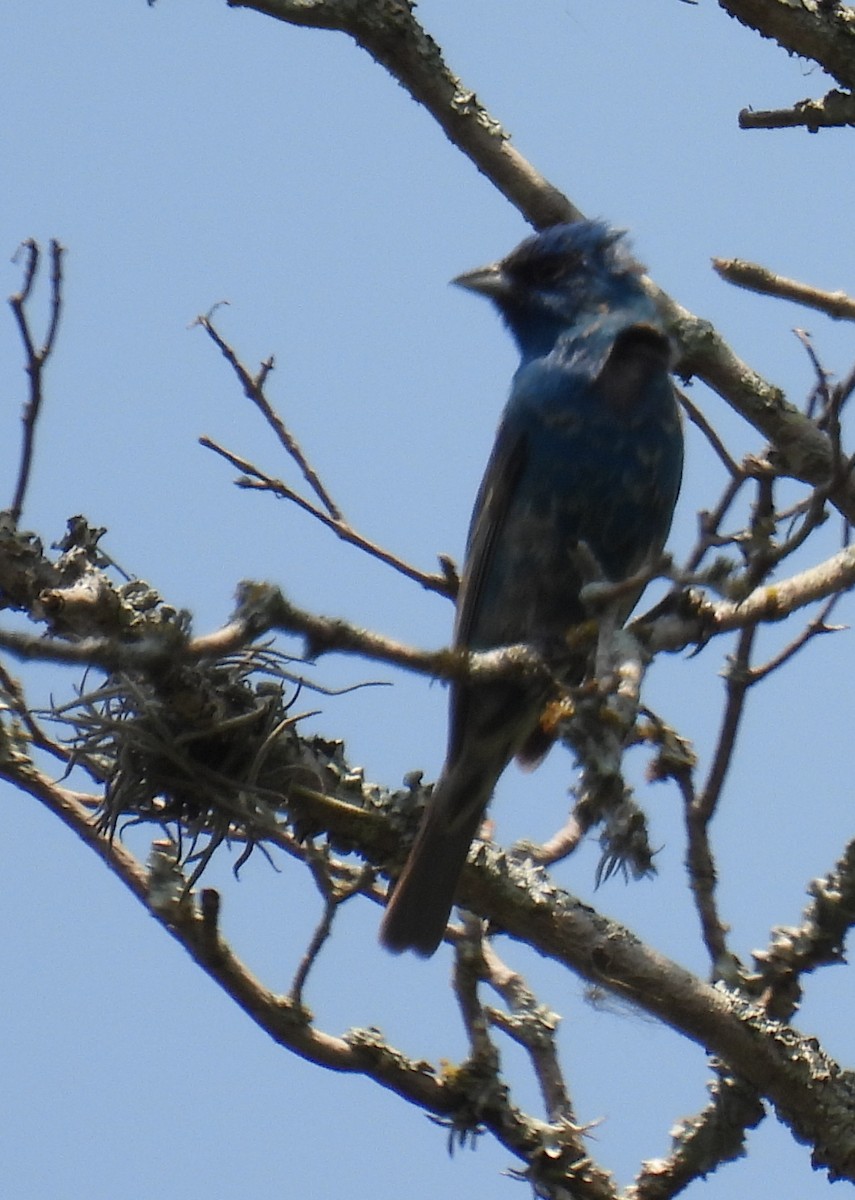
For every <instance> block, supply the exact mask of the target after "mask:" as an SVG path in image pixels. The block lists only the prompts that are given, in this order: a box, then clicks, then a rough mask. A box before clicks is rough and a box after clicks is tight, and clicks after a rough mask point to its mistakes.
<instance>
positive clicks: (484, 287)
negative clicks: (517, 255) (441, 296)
mask: <svg viewBox="0 0 855 1200" xmlns="http://www.w3.org/2000/svg"><path fill="white" fill-rule="evenodd" d="M451 282H452V283H453V284H455V286H457V287H462V288H466V290H467V291H468V292H478V293H479V295H481V296H491V297H493V298H494V299H498V298H499V297H500V296H506V295H507V293H508V291H509V290H510V286H511V285H510V280H509V279H508V277H507V275H506V274H505V270H504V265H503V264H502V263H500V262H496V263H490V265H489V266H487V267H476V268H475V270H474V271H465V272H464V273H463V274H462V275H457V276H455V278H454V279H452V281H451Z"/></svg>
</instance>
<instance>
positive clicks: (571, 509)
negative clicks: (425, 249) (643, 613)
mask: <svg viewBox="0 0 855 1200" xmlns="http://www.w3.org/2000/svg"><path fill="white" fill-rule="evenodd" d="M642 271H643V268H642V267H641V265H640V264H639V263H637V262H636V261H635V260H634V259H633V258H632V257H631V255H630V254H629V252H628V250H627V248H626V246H625V244H624V240H623V234H622V233H620V232H617V231H615V230H612V229H610V228H609V227H608V226H607V225H606V224H604V223H603V222H600V221H578V222H574V223H572V224H567V225H555V226H552V227H551V228H548V229H545V230H544V231H543V232H541V233H538V234H536V235H535V236H534V237H530V238H528V239H527V240H526V241H524V242H523V243H522V244H521V245H520V246H518V247H517V248H516V249H515V250H514V251H512V252H511V254H509V255H508V256H507V258H505V259H503V260H502V261H501V262H498V263H494V264H492V265H490V266H487V267H483V268H480V269H478V270H475V271H470V272H468V273H467V274H465V275H460V276H459V277H458V278H457V279H455V280H454V282H455V283H456V284H458V285H459V286H460V287H463V288H467V289H468V290H469V291H473V292H479V293H480V294H481V295H484V296H487V297H489V298H490V299H491V300H492V301H493V302H494V304H495V305H496V307H497V308H498V310H499V313H500V314H501V316H502V318H503V320H504V322H505V324H506V325H507V326H508V328H509V329H510V332H511V334H512V335H513V337H514V339H515V340H516V343H517V345H518V347H519V350H520V355H521V362H520V365H519V368H518V370H517V372H516V374H515V375H514V378H513V383H512V386H511V393H510V399H509V401H508V404H507V406H506V408H505V411H504V413H503V416H502V419H501V423H500V425H499V431H498V434H497V437H496V443H495V446H494V448H493V452H492V455H491V456H490V460H489V462H488V464H487V469H486V472H485V474H484V479H483V482H482V483H481V488H480V490H479V492H478V496H477V499H476V501H475V508H474V512H473V514H472V522H471V525H470V528H469V537H468V541H467V548H466V559H465V563H464V567H463V572H462V578H461V586H460V592H459V596H458V602H457V616H456V622H455V632H454V645H455V646H456V647H458V648H460V649H466V650H489V649H493V648H495V647H498V646H504V645H509V644H513V643H515V642H528V643H530V644H532V645H533V646H535V647H536V648H537V649H538V650H539V651H540V652H541V654H542V655H543V656H544V657H545V658H546V659H547V660H548V661H549V663H550V665H551V666H552V668H553V671H554V673H555V675H556V676H557V677H558V678H559V679H561V680H562V681H563V682H564V683H578V682H580V681H581V679H582V678H583V677H584V674H585V671H586V669H589V668H588V663H587V658H586V657H584V656H583V657H582V661H581V662H580V651H579V649H578V648H577V649H576V650H575V652H574V651H573V649H572V638H568V635H569V634H571V632H572V630H573V629H574V627H575V626H578V625H579V624H581V623H582V622H584V621H586V620H588V619H590V615H589V614H588V613H586V611H585V608H584V606H583V604H582V601H581V599H580V591H581V589H582V587H583V586H584V584H585V583H586V582H588V581H589V580H590V577H591V575H590V570H587V571H586V568H585V561H587V563H588V564H589V565H590V562H591V560H592V559H593V560H594V562H595V563H596V564H597V566H598V567H599V568H600V570H601V576H602V577H604V578H605V579H608V580H611V581H614V582H618V581H621V580H624V579H627V578H628V577H629V576H631V575H634V574H635V573H636V572H638V571H639V570H641V569H642V568H643V567H644V566H645V565H646V564H648V563H653V562H654V561H655V560H656V559H657V557H658V556H659V554H660V553H661V551H662V547H663V546H664V544H665V539H666V537H667V536H668V531H669V528H670V525H671V518H672V515H673V511H674V505H675V503H676V500H677V493H678V491H679V487H680V477H681V474H682V464H683V438H682V429H681V423H680V416H679V411H678V408H677V401H676V396H675V392H674V388H673V386H672V384H671V380H670V376H669V363H670V358H671V347H670V344H669V341H668V338H667V337H666V334H665V332H664V329H663V326H662V321H661V318H660V317H659V315H658V312H657V309H656V306H655V304H654V303H653V301H652V300H651V299H650V297H649V296H648V295H647V293H646V292H645V291H644V288H643V287H642V284H641V275H642ZM580 544H583V550H582V551H580V549H579V547H580ZM640 590H641V589H640V588H639V589H637V590H636V591H635V594H631V595H628V596H627V597H626V600H625V603H623V604H622V605H621V611H620V612H619V614H618V615H619V619H620V620H621V621H625V620H626V618H627V617H628V616H629V614H630V612H631V611H632V609H633V607H634V606H635V604H636V602H637V600H638V596H639V594H640ZM577 641H578V639H577ZM549 696H550V693H549V691H547V690H544V686H543V685H532V684H531V683H526V682H524V681H517V680H513V681H504V680H502V681H494V682H490V683H479V684H476V683H459V684H453V685H452V687H451V695H450V717H449V737H448V752H447V757H446V762H445V766H444V768H443V771H442V773H441V775H440V777H439V780H438V782H437V784H436V786H435V788H434V790H433V794H432V796H431V798H430V800H429V802H428V806H427V809H426V812H425V815H424V818H423V821H422V825H421V828H420V829H419V832H418V835H417V837H416V840H415V842H414V844H413V847H412V850H411V851H410V855H409V858H408V860H407V863H406V865H405V867H404V870H403V872H402V874H401V876H400V878H399V879H398V882H397V884H396V885H395V887H394V891H393V894H392V898H391V901H390V902H389V905H388V907H387V909H386V914H385V917H384V920H383V924H382V928H381V934H380V937H381V941H382V943H383V944H384V945H385V946H386V947H387V948H388V949H389V950H392V951H394V952H395V953H399V952H401V951H403V950H414V951H415V952H416V953H417V954H420V955H422V956H423V957H429V956H430V955H431V954H433V952H434V950H436V948H437V946H438V945H439V943H440V942H441V940H442V937H443V934H444V932H445V928H446V924H447V921H448V916H449V913H450V911H451V907H452V905H453V903H454V893H455V890H456V888H457V883H458V879H459V876H460V873H461V871H462V869H463V864H464V863H465V861H466V857H467V854H468V852H469V847H470V845H471V842H472V839H473V838H474V837H475V835H476V833H477V832H478V828H479V826H480V824H481V821H482V819H483V817H484V813H485V811H486V808H487V805H488V803H489V801H490V797H491V796H492V793H493V789H494V788H495V786H496V783H497V781H498V779H499V776H500V775H501V774H502V772H503V771H504V769H505V767H506V766H507V764H508V763H509V762H510V760H511V759H512V758H513V757H514V756H517V757H518V758H520V759H521V761H522V762H523V763H526V762H527V763H529V764H530V765H532V764H536V763H537V762H538V761H539V760H540V759H541V758H542V757H543V755H544V753H545V752H546V750H547V749H548V747H549V745H550V741H551V738H550V736H549V733H548V731H547V730H546V729H544V728H543V727H542V725H541V722H540V718H541V715H542V713H543V710H544V706H545V704H546V702H547V701H548V700H549Z"/></svg>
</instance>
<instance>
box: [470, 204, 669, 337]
mask: <svg viewBox="0 0 855 1200" xmlns="http://www.w3.org/2000/svg"><path fill="white" fill-rule="evenodd" d="M642 273H643V267H642V266H641V264H640V263H638V262H636V261H635V259H634V258H633V257H632V255H631V254H630V253H629V251H628V249H627V247H626V244H625V242H624V234H623V231H621V230H615V229H612V228H611V227H610V226H608V225H607V224H606V223H605V222H603V221H574V222H573V223H572V224H568V225H552V226H550V227H549V228H548V229H544V230H542V231H541V232H540V233H536V234H535V235H534V236H533V237H530V238H526V240H525V241H524V242H522V243H521V244H520V245H519V246H517V248H516V249H515V250H512V251H511V253H510V254H509V255H508V256H507V257H506V258H503V259H502V260H501V261H500V262H495V263H490V265H489V266H486V267H478V268H477V269H476V270H474V271H467V272H466V273H465V274H463V275H458V276H457V278H456V279H454V280H452V282H453V283H455V284H457V285H458V286H459V287H463V288H466V289H468V290H469V291H472V292H479V293H480V294H481V295H482V296H488V297H489V298H490V299H491V300H492V301H493V302H494V304H495V305H496V307H497V308H498V309H499V312H500V313H501V315H502V317H503V318H504V320H505V322H506V323H507V325H508V326H509V328H510V330H511V332H512V333H513V335H514V337H515V338H516V340H517V343H518V345H519V347H520V350H521V352H522V354H523V357H524V358H528V357H535V356H537V355H540V354H547V353H549V351H550V350H551V349H552V347H553V346H554V344H555V341H556V339H557V337H558V336H559V335H560V334H561V333H563V332H564V331H566V330H567V329H568V328H571V327H572V326H574V325H576V324H577V323H578V322H580V321H585V320H589V319H590V318H591V317H592V316H595V315H596V314H598V313H601V312H604V311H607V310H609V309H612V308H615V307H618V306H622V305H630V306H636V305H642V306H644V307H645V308H646V307H647V305H648V302H647V300H646V296H645V293H644V290H643V288H642V286H641V283H640V276H641V274H642Z"/></svg>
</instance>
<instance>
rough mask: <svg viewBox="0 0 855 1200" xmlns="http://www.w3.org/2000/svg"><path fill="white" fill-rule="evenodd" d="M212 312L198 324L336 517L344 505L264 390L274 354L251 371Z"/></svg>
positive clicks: (199, 318)
mask: <svg viewBox="0 0 855 1200" xmlns="http://www.w3.org/2000/svg"><path fill="white" fill-rule="evenodd" d="M212 313H213V309H212V310H211V312H208V313H206V314H205V315H204V316H200V317H197V318H196V321H195V324H197V325H201V327H202V328H203V329H204V330H205V332H206V333H207V334H208V336H209V337H210V338H211V340H212V341H213V343H214V344H215V345H216V346H217V347H219V349H220V351H221V352H222V355H223V357H224V358H225V359H226V361H227V362H228V363H229V365H230V366H231V368H232V370H233V371H234V373H235V374H236V375H237V377H238V379H239V380H240V383H241V387H242V388H243V390H244V394H245V395H246V397H247V399H249V400H251V401H252V403H253V404H254V405H255V407H256V408H257V409H258V410H259V412H260V413H261V415H262V416H263V417H264V419H265V421H266V422H267V424H268V425H269V426H270V428H271V429H272V430H273V432H274V433H275V434H276V437H277V438H278V439H279V442H280V444H281V445H282V446H283V447H284V449H285V451H286V452H287V454H288V455H289V457H290V458H292V459H293V460H294V462H295V463H296V464H297V466H298V467H299V468H300V471H301V472H302V475H303V478H304V479H305V480H306V482H307V483H308V485H309V487H310V488H311V489H312V491H313V492H314V493H315V495H316V496H317V497H318V499H319V500H320V502H321V504H322V505H323V507H324V509H325V510H326V512H327V513H328V514H329V516H330V517H332V518H333V519H334V520H338V519H340V518H341V509H340V508H339V507H338V505H337V504H336V503H335V501H334V500H333V499H332V497H331V496H330V494H329V492H328V491H327V489H326V487H325V486H324V484H323V483H322V482H321V479H320V476H319V475H318V473H317V471H316V470H315V469H314V467H313V466H312V465H311V463H310V462H309V460H308V459H307V458H306V456H305V454H304V453H303V451H302V450H301V448H300V445H299V443H298V442H297V439H296V438H295V437H294V435H293V434H292V433H291V432H290V430H288V429H287V428H286V426H285V422H284V421H283V420H282V418H281V417H280V416H279V414H278V413H277V412H276V410H275V409H274V408H273V405H272V404H271V403H270V401H269V400H268V399H267V397H266V396H265V394H264V384H265V382H266V381H267V377H268V375H269V374H270V372H271V371H272V370H273V367H274V362H273V358H272V357H271V358H268V359H266V360H265V361H264V362H263V363H262V364H261V366H260V368H259V371H258V374H257V375H252V374H251V373H250V371H249V369H248V368H247V367H245V366H244V365H243V363H242V362H241V361H240V359H239V358H238V356H237V355H236V354H235V352H234V350H233V349H232V347H231V346H230V345H229V344H228V342H226V341H225V339H224V338H223V337H222V336H221V335H220V333H219V332H218V331H217V329H216V328H215V327H214V325H213V323H212V321H211V315H212Z"/></svg>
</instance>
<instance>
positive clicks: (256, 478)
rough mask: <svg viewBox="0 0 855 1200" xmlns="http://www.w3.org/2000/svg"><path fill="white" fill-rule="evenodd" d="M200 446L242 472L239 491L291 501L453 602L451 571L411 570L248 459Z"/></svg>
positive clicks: (206, 442)
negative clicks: (270, 495)
mask: <svg viewBox="0 0 855 1200" xmlns="http://www.w3.org/2000/svg"><path fill="white" fill-rule="evenodd" d="M199 444H200V445H202V446H204V447H205V448H206V449H208V450H213V451H214V453H215V454H219V455H220V457H221V458H224V459H225V460H226V462H229V463H231V464H232V466H233V467H237V469H238V470H239V471H243V473H244V475H245V476H246V478H244V479H238V481H237V483H238V486H239V487H245V488H258V489H261V490H263V491H267V492H272V493H273V495H275V496H278V497H279V498H280V499H282V500H289V501H290V502H291V503H292V504H296V505H297V507H298V508H301V509H302V510H303V511H304V512H307V513H309V515H310V516H312V517H314V518H315V520H316V521H320V523H321V524H322V525H325V526H326V527H327V529H330V530H332V532H333V533H335V534H336V536H337V537H339V538H341V540H342V541H343V542H348V543H349V544H350V545H351V546H356V547H357V548H358V549H359V550H364V551H365V553H366V554H370V555H371V556H372V558H376V559H379V561H380V562H383V563H386V565H387V566H389V567H392V568H394V570H396V571H399V572H400V573H401V574H402V575H405V576H406V577H407V578H408V579H412V580H414V581H415V582H416V583H419V584H421V586H422V587H423V588H426V589H427V590H428V591H433V592H439V594H440V595H442V596H451V597H452V598H453V596H454V594H455V591H456V588H455V587H454V586H453V579H452V576H451V574H450V573H449V572H448V570H445V571H443V573H442V574H429V573H427V572H425V571H420V570H419V569H418V568H417V567H413V566H411V565H410V564H409V563H407V562H405V561H404V560H403V559H402V558H399V557H398V556H397V555H396V554H392V553H391V552H390V551H389V550H384V549H383V547H382V546H378V545H377V543H376V542H372V541H370V540H369V539H368V538H366V537H363V536H362V534H361V533H357V531H356V530H355V529H354V528H353V527H352V526H351V525H349V524H348V522H347V521H345V520H344V518H343V517H342V516H341V515H340V514H337V515H330V514H329V513H327V512H325V511H324V510H323V509H322V508H319V507H318V506H317V505H316V504H313V503H312V501H311V500H307V499H306V498H305V497H304V496H301V495H300V494H299V492H295V491H294V489H293V488H290V487H289V486H288V485H287V483H284V482H283V481H282V480H281V479H276V478H274V477H273V476H272V475H267V474H266V473H265V472H264V471H262V470H261V469H260V468H259V467H256V466H255V465H254V464H253V463H251V462H249V461H248V460H247V459H245V458H241V456H240V455H238V454H235V453H234V452H233V451H232V450H227V449H226V448H225V447H224V446H221V445H220V444H219V443H218V442H215V441H214V440H213V439H212V438H209V437H200V438H199Z"/></svg>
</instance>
